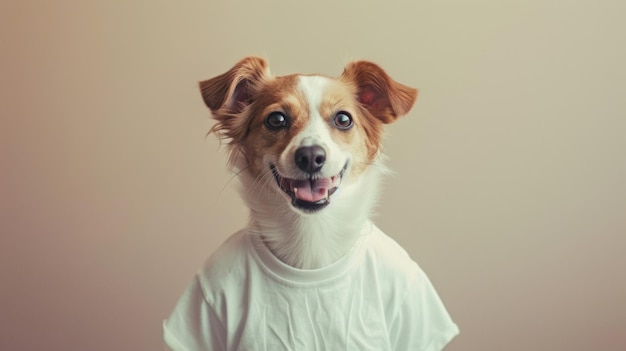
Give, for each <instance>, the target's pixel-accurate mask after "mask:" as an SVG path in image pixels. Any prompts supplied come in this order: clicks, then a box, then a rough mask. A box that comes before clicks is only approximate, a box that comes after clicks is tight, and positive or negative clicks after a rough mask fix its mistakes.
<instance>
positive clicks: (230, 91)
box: [200, 57, 271, 145]
mask: <svg viewBox="0 0 626 351" xmlns="http://www.w3.org/2000/svg"><path fill="white" fill-rule="evenodd" d="M270 77H271V74H270V71H269V67H268V65H267V62H266V61H265V60H264V59H262V58H259V57H246V58H244V59H243V60H241V61H239V62H237V64H235V65H234V66H233V68H231V69H230V70H229V71H228V72H226V73H224V74H222V75H219V76H217V77H215V78H211V79H208V80H205V81H202V82H200V92H201V93H202V99H203V100H204V103H205V104H206V105H207V106H208V107H209V108H210V109H211V113H212V114H213V118H214V119H215V120H217V123H216V124H215V125H213V127H212V128H211V130H210V131H209V133H215V134H216V135H217V136H218V138H220V139H229V142H228V143H229V144H230V145H232V144H233V143H237V142H240V141H241V140H242V139H243V138H244V137H245V135H246V130H247V123H248V120H247V119H246V118H240V117H242V116H241V112H242V111H243V110H244V109H245V108H246V107H247V106H249V105H250V104H251V103H252V102H253V100H254V96H255V92H256V91H257V89H258V88H259V86H260V85H261V83H262V82H263V81H266V80H268V79H270Z"/></svg>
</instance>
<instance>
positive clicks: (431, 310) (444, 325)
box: [389, 265, 459, 351]
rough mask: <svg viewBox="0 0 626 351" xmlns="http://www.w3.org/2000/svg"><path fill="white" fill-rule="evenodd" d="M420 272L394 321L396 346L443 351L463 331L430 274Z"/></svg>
mask: <svg viewBox="0 0 626 351" xmlns="http://www.w3.org/2000/svg"><path fill="white" fill-rule="evenodd" d="M416 268H417V274H415V275H414V278H415V279H413V280H412V281H411V283H410V284H409V288H408V289H407V291H406V294H405V296H404V298H403V299H402V301H401V302H400V304H399V305H398V306H397V309H396V313H395V317H394V318H392V320H391V324H390V327H389V328H390V339H391V343H392V349H393V350H398V351H405V350H406V351H408V350H411V351H440V350H443V348H444V347H445V346H446V345H447V344H448V343H449V342H450V341H451V340H452V338H454V337H455V336H456V335H457V334H458V333H459V328H458V327H457V325H456V324H455V323H454V322H453V321H452V319H451V318H450V315H449V314H448V311H447V310H446V308H445V306H444V305H443V303H442V302H441V299H440V298H439V295H437V292H436V291H435V288H434V287H433V285H432V284H431V282H430V280H429V279H428V277H427V276H426V274H425V273H424V272H423V271H422V270H421V269H420V268H419V267H417V265H416Z"/></svg>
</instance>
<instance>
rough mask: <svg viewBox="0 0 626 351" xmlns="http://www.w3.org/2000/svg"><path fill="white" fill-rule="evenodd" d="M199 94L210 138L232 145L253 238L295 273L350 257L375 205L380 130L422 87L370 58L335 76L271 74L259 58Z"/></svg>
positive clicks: (203, 85) (232, 160)
mask: <svg viewBox="0 0 626 351" xmlns="http://www.w3.org/2000/svg"><path fill="white" fill-rule="evenodd" d="M200 89H201V91H202V97H203V99H204V102H205V103H206V105H207V106H208V107H209V108H210V109H211V112H212V114H213V117H214V118H215V119H216V120H217V123H216V124H215V125H214V126H213V128H212V129H211V131H212V132H214V133H216V134H217V135H219V136H220V137H221V138H224V139H226V140H227V141H228V150H229V160H230V165H231V167H232V168H233V170H234V171H235V172H237V175H238V177H239V178H240V180H241V184H242V189H241V190H242V196H243V198H244V200H245V202H246V204H247V206H248V207H249V208H250V227H251V228H253V230H254V232H255V234H258V235H260V236H261V237H262V238H263V241H264V242H265V243H266V245H267V246H268V247H269V249H270V250H271V251H272V253H273V254H274V255H275V256H276V257H278V258H279V259H280V260H282V261H283V262H285V263H286V264H288V265H291V266H293V267H296V268H302V269H314V268H319V267H323V266H326V265H328V264H330V263H332V262H334V261H336V260H338V259H339V258H341V257H342V256H344V255H345V254H346V253H347V252H348V251H349V250H350V249H351V247H352V246H353V245H354V243H355V242H356V240H357V239H358V236H359V233H360V232H361V228H362V227H363V225H364V224H365V223H366V222H367V221H368V220H369V217H370V215H371V211H372V208H373V206H374V204H375V201H376V197H377V193H378V190H377V189H378V183H379V177H380V175H381V174H382V173H383V172H384V170H385V168H384V166H383V165H382V160H381V158H382V155H381V152H380V146H381V139H382V134H383V125H384V124H387V123H392V122H394V121H395V120H396V119H397V118H398V117H399V116H402V115H405V114H406V113H407V112H408V111H409V110H410V109H411V107H412V106H413V104H414V102H415V99H416V97H417V90H416V89H413V88H410V87H408V86H405V85H403V84H400V83H398V82H396V81H394V80H393V79H391V78H390V77H389V76H388V75H387V73H386V72H385V71H384V70H383V69H381V68H380V67H379V66H377V65H376V64H374V63H371V62H367V61H358V62H352V63H349V64H348V65H347V66H346V67H345V69H344V71H343V73H342V74H341V76H339V77H337V78H331V77H326V76H321V75H303V74H293V75H287V76H281V77H274V76H272V74H271V73H270V71H269V68H268V65H267V63H266V61H265V60H263V59H261V58H258V57H247V58H245V59H243V60H241V61H240V62H238V63H237V64H236V65H235V66H234V67H232V68H231V69H230V70H229V71H228V72H226V73H224V74H222V75H220V76H217V77H215V78H212V79H209V80H206V81H203V82H201V83H200Z"/></svg>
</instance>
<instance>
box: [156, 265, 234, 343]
mask: <svg viewBox="0 0 626 351" xmlns="http://www.w3.org/2000/svg"><path fill="white" fill-rule="evenodd" d="M163 341H164V343H165V346H166V347H168V348H169V350H172V351H204V350H226V331H225V329H224V326H223V324H222V322H221V321H220V320H219V318H218V317H217V315H216V313H215V311H214V309H213V307H212V306H210V305H209V303H208V302H207V301H206V299H205V297H204V294H203V292H202V289H201V287H200V283H199V281H198V279H197V277H196V279H194V280H193V281H192V282H191V284H189V286H188V287H187V290H185V292H184V293H183V295H182V296H181V297H180V299H179V300H178V303H177V304H176V307H175V308H174V311H173V312H172V314H171V315H170V317H169V318H168V319H167V320H165V321H164V322H163Z"/></svg>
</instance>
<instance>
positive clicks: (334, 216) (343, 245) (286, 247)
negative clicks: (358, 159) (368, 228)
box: [242, 162, 383, 269]
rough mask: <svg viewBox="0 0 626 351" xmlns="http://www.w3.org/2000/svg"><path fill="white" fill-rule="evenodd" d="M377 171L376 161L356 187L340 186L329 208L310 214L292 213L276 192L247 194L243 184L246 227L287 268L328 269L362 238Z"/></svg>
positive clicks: (376, 194)
mask: <svg viewBox="0 0 626 351" xmlns="http://www.w3.org/2000/svg"><path fill="white" fill-rule="evenodd" d="M382 170H383V166H381V165H380V164H378V162H377V163H376V165H372V166H370V167H368V170H366V171H365V172H364V173H363V174H361V175H360V176H359V179H358V181H357V182H355V183H352V184H342V186H341V187H340V189H339V190H338V191H337V193H336V194H334V195H333V197H332V198H331V203H330V204H329V205H328V206H327V207H326V208H324V209H322V210H320V211H318V212H316V213H312V214H303V213H299V212H297V211H296V210H294V209H293V208H291V205H290V204H289V203H288V201H287V200H286V199H285V197H284V196H283V195H282V194H280V193H279V192H277V191H276V192H275V191H271V190H259V189H254V190H252V191H251V189H250V187H248V186H246V184H245V183H246V182H247V181H246V179H242V180H243V183H244V184H243V185H244V187H243V191H242V193H243V198H244V200H245V201H246V203H247V205H248V206H249V208H250V228H251V230H252V232H253V234H255V235H259V236H261V237H262V239H263V241H264V242H265V244H266V245H267V246H268V248H269V249H270V251H271V252H272V253H273V254H274V255H275V256H276V257H277V258H279V259H280V260H281V261H283V262H284V263H286V264H288V265H290V266H292V267H296V268H300V269H315V268H321V267H324V266H327V265H329V264H331V263H333V262H335V261H337V260H338V259H340V258H342V257H343V256H345V255H346V254H348V252H349V251H350V250H351V249H352V247H353V246H354V244H355V243H356V241H357V240H358V239H359V237H360V236H361V235H362V232H363V228H364V226H365V224H366V223H368V221H369V220H370V215H371V213H372V209H373V207H374V205H375V203H376V199H377V196H378V184H379V178H380V174H381V171H382ZM271 181H273V179H271ZM248 184H252V183H248ZM256 186H257V187H258V186H273V184H262V185H260V184H258V183H256ZM259 191H263V193H264V194H263V196H259V193H258V192H259Z"/></svg>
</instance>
